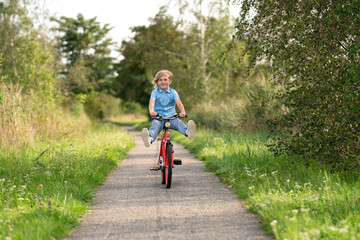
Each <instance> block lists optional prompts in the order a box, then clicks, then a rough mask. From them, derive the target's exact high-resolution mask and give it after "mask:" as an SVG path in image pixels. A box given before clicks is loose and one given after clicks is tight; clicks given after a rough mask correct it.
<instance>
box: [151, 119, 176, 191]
mask: <svg viewBox="0 0 360 240" xmlns="http://www.w3.org/2000/svg"><path fill="white" fill-rule="evenodd" d="M158 117H159V119H160V120H165V121H166V122H165V124H164V128H163V130H164V134H163V137H162V139H161V143H160V151H159V158H158V163H157V164H158V167H153V168H151V170H153V171H159V170H161V180H162V182H161V183H162V184H166V188H170V187H171V178H172V170H173V168H174V165H181V164H182V161H181V160H180V159H174V158H173V156H174V150H173V144H172V142H171V140H170V126H171V123H170V120H174V119H176V118H178V117H179V116H178V115H177V114H175V115H174V116H172V117H169V118H166V117H162V116H160V115H158Z"/></svg>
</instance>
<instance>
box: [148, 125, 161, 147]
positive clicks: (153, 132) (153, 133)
mask: <svg viewBox="0 0 360 240" xmlns="http://www.w3.org/2000/svg"><path fill="white" fill-rule="evenodd" d="M163 127H164V123H163V121H159V120H156V119H154V120H152V123H151V127H150V128H149V136H150V141H151V143H153V142H155V139H156V137H157V135H159V133H160V132H161V130H162V129H163Z"/></svg>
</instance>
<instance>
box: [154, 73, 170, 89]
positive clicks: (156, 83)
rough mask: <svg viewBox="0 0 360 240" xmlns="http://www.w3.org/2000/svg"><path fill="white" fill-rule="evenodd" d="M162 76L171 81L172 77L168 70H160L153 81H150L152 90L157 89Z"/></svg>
mask: <svg viewBox="0 0 360 240" xmlns="http://www.w3.org/2000/svg"><path fill="white" fill-rule="evenodd" d="M163 75H166V76H167V77H168V78H169V80H170V81H172V77H173V74H172V72H170V71H169V70H160V71H158V72H157V73H156V75H155V77H154V80H153V81H152V83H153V84H154V88H157V87H158V81H159V79H160V78H161V77H162V76H163Z"/></svg>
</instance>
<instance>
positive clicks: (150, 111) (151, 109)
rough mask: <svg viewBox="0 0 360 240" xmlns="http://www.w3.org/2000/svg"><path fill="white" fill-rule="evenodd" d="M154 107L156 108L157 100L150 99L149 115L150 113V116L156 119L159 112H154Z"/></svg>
mask: <svg viewBox="0 0 360 240" xmlns="http://www.w3.org/2000/svg"><path fill="white" fill-rule="evenodd" d="M154 106H155V98H150V101H149V113H150V116H152V117H156V115H157V112H154Z"/></svg>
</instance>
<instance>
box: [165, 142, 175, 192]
mask: <svg viewBox="0 0 360 240" xmlns="http://www.w3.org/2000/svg"><path fill="white" fill-rule="evenodd" d="M166 153H167V156H166V157H167V160H168V161H167V162H166V161H165V179H166V188H170V187H171V177H172V168H173V156H172V146H171V144H167V145H166Z"/></svg>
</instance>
